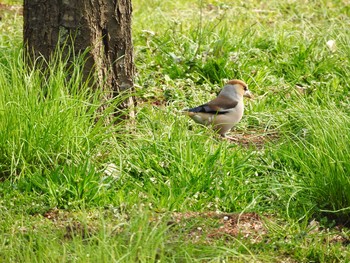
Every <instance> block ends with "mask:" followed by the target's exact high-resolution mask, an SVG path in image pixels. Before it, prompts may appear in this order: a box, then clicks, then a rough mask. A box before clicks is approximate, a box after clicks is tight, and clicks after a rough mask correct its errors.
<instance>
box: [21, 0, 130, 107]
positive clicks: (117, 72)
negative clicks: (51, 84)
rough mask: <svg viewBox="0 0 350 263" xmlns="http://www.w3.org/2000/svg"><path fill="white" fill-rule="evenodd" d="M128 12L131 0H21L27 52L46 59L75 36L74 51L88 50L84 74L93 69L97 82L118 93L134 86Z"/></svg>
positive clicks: (113, 94)
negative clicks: (22, 2) (22, 1)
mask: <svg viewBox="0 0 350 263" xmlns="http://www.w3.org/2000/svg"><path fill="white" fill-rule="evenodd" d="M131 13H132V7H131V0H73V1H72V0H24V43H25V48H26V54H27V56H29V58H30V60H31V61H34V60H35V59H37V58H38V57H40V56H42V57H44V58H45V59H46V60H49V59H50V56H51V55H52V54H53V52H54V51H55V50H56V47H57V45H60V46H63V43H64V41H66V40H69V39H74V41H73V45H74V51H75V53H83V52H85V51H86V50H87V49H88V50H89V53H88V54H89V56H88V59H87V61H86V64H85V68H84V75H85V76H88V74H89V73H90V72H92V73H94V76H96V77H97V83H98V85H97V86H98V87H103V88H104V89H105V90H106V91H109V92H108V94H109V95H108V97H113V96H116V95H117V94H119V93H120V92H121V91H124V90H131V89H132V86H133V74H134V64H133V48H132V39H131ZM68 44H69V41H68ZM107 99H108V98H107ZM131 103H132V100H131V99H129V100H128V101H127V102H125V105H124V106H129V104H131Z"/></svg>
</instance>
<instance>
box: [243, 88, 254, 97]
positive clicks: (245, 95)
mask: <svg viewBox="0 0 350 263" xmlns="http://www.w3.org/2000/svg"><path fill="white" fill-rule="evenodd" d="M243 96H244V97H247V98H250V99H251V98H253V94H252V93H251V92H250V90H248V89H247V90H246V91H245V92H244V94H243Z"/></svg>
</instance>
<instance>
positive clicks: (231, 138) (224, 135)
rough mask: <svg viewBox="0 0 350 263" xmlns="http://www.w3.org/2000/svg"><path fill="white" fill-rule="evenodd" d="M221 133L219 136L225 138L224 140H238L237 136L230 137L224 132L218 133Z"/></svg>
mask: <svg viewBox="0 0 350 263" xmlns="http://www.w3.org/2000/svg"><path fill="white" fill-rule="evenodd" d="M220 135H221V138H223V139H225V140H229V141H236V142H237V141H238V139H237V138H235V137H232V136H226V133H225V134H220Z"/></svg>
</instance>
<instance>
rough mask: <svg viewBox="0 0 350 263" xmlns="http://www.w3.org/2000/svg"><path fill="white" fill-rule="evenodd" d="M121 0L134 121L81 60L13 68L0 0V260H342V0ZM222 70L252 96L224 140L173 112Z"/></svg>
mask: <svg viewBox="0 0 350 263" xmlns="http://www.w3.org/2000/svg"><path fill="white" fill-rule="evenodd" d="M6 3H13V2H11V1H7V2H6ZM17 3H18V2H17ZM133 6H134V16H133V34H134V46H135V63H136V66H137V77H136V86H137V90H138V106H137V108H136V120H135V122H134V123H127V124H123V125H119V126H114V127H104V126H102V125H101V124H100V123H97V124H96V123H94V120H95V119H96V117H97V114H99V112H98V111H97V110H96V109H98V108H99V106H100V104H99V100H98V97H99V95H100V94H96V93H92V92H90V91H89V89H88V88H87V87H86V86H84V84H82V83H81V75H80V71H79V69H80V67H79V65H80V61H79V60H77V61H76V64H75V65H76V67H75V70H74V73H73V75H72V76H71V78H69V80H67V79H68V78H66V76H67V72H65V69H64V62H60V61H59V59H58V60H57V61H58V62H54V63H52V65H51V66H50V69H51V74H50V77H49V78H48V79H44V78H43V76H42V75H41V74H40V73H39V72H38V71H36V70H32V71H30V70H27V69H25V67H23V60H22V48H21V47H22V35H21V27H22V17H21V15H20V13H17V11H18V9H16V8H14V9H13V8H12V9H10V8H3V7H2V9H1V10H0V16H1V20H0V87H1V96H0V120H1V121H0V178H1V183H0V237H1V238H0V262H57V261H60V262H111V261H117V262H155V261H156V262H348V261H350V250H349V247H348V244H349V240H350V236H349V235H350V231H349V228H348V226H349V220H348V218H349V214H350V177H349V171H350V162H349V155H350V145H349V140H350V116H349V114H350V108H349V105H350V104H349V92H350V84H349V79H350V46H349V43H350V29H349V26H348V25H349V23H350V18H349V17H350V8H349V6H350V5H349V3H348V1H345V0H343V1H336V0H333V1H302V0H295V1H256V0H250V1H244V2H238V3H236V2H235V1H185V0H177V1H168V0H162V1H156V0H153V1H146V0H135V1H133ZM329 40H333V41H334V43H335V45H330V42H328V41H329ZM327 42H328V45H327ZM232 78H239V79H243V80H245V81H246V82H247V83H248V84H249V87H250V89H251V90H252V92H253V93H254V94H255V98H254V99H253V100H248V101H246V112H245V116H244V118H243V120H242V121H241V123H240V124H239V125H237V127H235V129H234V130H233V131H232V132H231V134H230V135H231V136H234V137H236V138H237V142H230V141H225V140H222V139H220V138H218V137H217V136H215V134H213V132H212V131H211V130H210V129H207V128H205V127H201V126H199V125H196V124H194V123H192V122H191V120H189V119H188V118H187V117H186V116H182V115H181V113H180V111H181V110H182V109H183V108H186V107H191V106H195V105H197V104H199V103H203V102H206V101H207V100H209V99H210V98H213V97H214V96H215V94H216V93H217V92H218V91H219V90H220V86H222V84H223V83H224V81H225V80H228V79H232ZM82 86H83V88H81V87H82ZM113 103H118V99H116V101H114V102H112V104H113ZM98 117H99V119H100V120H101V121H102V120H103V117H104V116H98Z"/></svg>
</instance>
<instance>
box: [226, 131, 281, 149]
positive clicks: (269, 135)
mask: <svg viewBox="0 0 350 263" xmlns="http://www.w3.org/2000/svg"><path fill="white" fill-rule="evenodd" d="M279 138H280V137H279V134H278V133H277V132H275V131H271V132H266V131H249V132H244V133H239V132H232V133H231V134H230V137H228V140H229V141H230V142H232V143H234V144H237V145H241V146H243V147H246V148H249V147H256V148H259V149H261V148H263V147H264V145H265V144H266V143H269V142H273V141H277V140H278V139H279Z"/></svg>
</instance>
